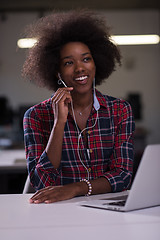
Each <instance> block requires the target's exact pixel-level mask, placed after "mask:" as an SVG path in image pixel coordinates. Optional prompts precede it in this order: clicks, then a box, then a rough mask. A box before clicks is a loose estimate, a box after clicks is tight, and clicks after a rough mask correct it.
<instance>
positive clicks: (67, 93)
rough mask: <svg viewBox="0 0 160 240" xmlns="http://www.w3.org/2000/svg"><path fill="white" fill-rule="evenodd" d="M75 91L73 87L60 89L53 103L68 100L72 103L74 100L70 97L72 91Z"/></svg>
mask: <svg viewBox="0 0 160 240" xmlns="http://www.w3.org/2000/svg"><path fill="white" fill-rule="evenodd" d="M72 90H73V87H67V88H59V89H58V90H57V91H56V92H55V94H54V96H53V97H52V102H53V103H55V104H57V103H58V102H59V101H60V100H62V98H63V97H64V96H65V97H64V98H63V100H65V99H66V98H68V99H69V100H70V101H71V100H72V98H71V95H70V91H72Z"/></svg>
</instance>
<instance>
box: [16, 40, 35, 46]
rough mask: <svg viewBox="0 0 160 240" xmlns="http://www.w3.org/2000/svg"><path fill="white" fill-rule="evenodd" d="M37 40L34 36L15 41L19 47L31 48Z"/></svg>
mask: <svg viewBox="0 0 160 240" xmlns="http://www.w3.org/2000/svg"><path fill="white" fill-rule="evenodd" d="M36 42H37V40H36V39H35V38H22V39H19V40H18V41H17V45H18V47H19V48H32V47H33V46H34V44H35V43H36Z"/></svg>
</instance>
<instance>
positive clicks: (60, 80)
mask: <svg viewBox="0 0 160 240" xmlns="http://www.w3.org/2000/svg"><path fill="white" fill-rule="evenodd" d="M58 78H59V79H58V84H59V85H61V84H63V85H64V86H65V87H67V85H66V84H65V82H64V81H63V80H62V78H61V75H60V73H58Z"/></svg>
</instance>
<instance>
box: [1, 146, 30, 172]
mask: <svg viewBox="0 0 160 240" xmlns="http://www.w3.org/2000/svg"><path fill="white" fill-rule="evenodd" d="M25 169H26V157H25V151H24V150H23V149H20V150H0V171H5V170H25Z"/></svg>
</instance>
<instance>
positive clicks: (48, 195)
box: [29, 186, 55, 204]
mask: <svg viewBox="0 0 160 240" xmlns="http://www.w3.org/2000/svg"><path fill="white" fill-rule="evenodd" d="M54 188H55V187H53V186H49V187H46V188H43V189H41V190H39V191H37V192H36V193H35V194H34V195H33V196H32V197H31V198H30V199H29V202H30V203H36V204H37V203H43V202H45V203H49V202H51V201H50V200H51V199H52V201H53V196H52V195H53V190H54Z"/></svg>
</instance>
